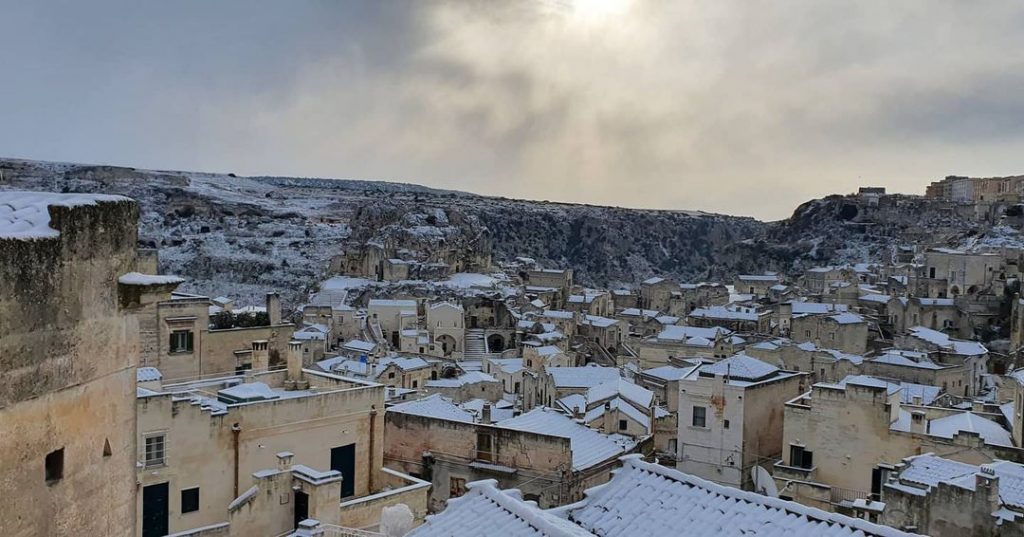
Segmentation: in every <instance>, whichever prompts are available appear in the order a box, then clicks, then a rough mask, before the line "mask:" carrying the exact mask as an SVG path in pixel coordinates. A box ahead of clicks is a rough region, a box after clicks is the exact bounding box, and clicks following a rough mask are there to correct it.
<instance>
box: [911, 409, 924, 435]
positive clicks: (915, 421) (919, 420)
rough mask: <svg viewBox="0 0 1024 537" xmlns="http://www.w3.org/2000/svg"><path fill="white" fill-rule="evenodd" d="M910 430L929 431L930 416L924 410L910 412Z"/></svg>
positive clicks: (914, 431)
mask: <svg viewBox="0 0 1024 537" xmlns="http://www.w3.org/2000/svg"><path fill="white" fill-rule="evenodd" d="M910 432H912V433H917V434H926V433H927V432H928V418H927V416H926V415H925V412H924V411H923V410H913V411H911V412H910Z"/></svg>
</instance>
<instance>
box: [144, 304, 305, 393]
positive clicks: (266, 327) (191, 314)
mask: <svg viewBox="0 0 1024 537" xmlns="http://www.w3.org/2000/svg"><path fill="white" fill-rule="evenodd" d="M211 311H212V312H214V315H213V316H211ZM220 311H229V312H230V311H231V310H230V309H224V308H222V307H221V306H217V305H216V304H215V302H214V301H213V300H211V299H210V298H209V297H206V296H202V295H193V294H188V293H177V292H173V293H172V292H168V293H166V294H165V295H164V296H163V297H161V300H159V301H158V302H156V303H155V304H150V305H147V306H146V307H145V308H144V309H143V311H142V312H140V314H139V327H140V334H141V336H140V337H141V344H142V347H141V349H142V350H141V357H140V364H141V365H143V366H147V367H156V368H157V369H159V370H160V372H161V373H163V375H164V378H166V379H185V378H198V377H201V376H204V375H222V374H225V373H234V372H235V371H240V370H243V369H248V368H252V367H255V366H254V364H253V361H252V355H251V353H250V343H251V342H252V341H255V340H264V341H267V342H268V346H269V351H270V364H271V365H281V364H283V363H284V352H285V350H286V347H287V344H288V342H289V341H291V339H292V335H293V333H294V331H295V326H294V325H293V324H292V323H290V322H284V321H282V320H281V301H280V298H279V297H278V296H277V294H276V293H270V294H268V295H267V301H266V308H265V312H266V323H265V324H263V323H260V324H259V325H257V326H239V325H237V324H236V325H233V326H221V327H217V326H215V325H214V324H213V319H214V318H215V317H216V315H217V312H220ZM314 359H315V358H314V357H313V356H312V355H310V356H309V360H307V363H311V362H312V361H313V360H314ZM257 365H259V364H257ZM262 367H267V365H262Z"/></svg>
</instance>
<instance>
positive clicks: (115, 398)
mask: <svg viewBox="0 0 1024 537" xmlns="http://www.w3.org/2000/svg"><path fill="white" fill-rule="evenodd" d="M0 197H2V199H3V203H0V468H2V469H3V470H2V472H0V498H3V501H2V502H0V528H3V533H4V534H5V535H12V536H14V535H16V536H19V537H30V536H39V537H48V536H52V535H110V536H118V537H126V536H129V535H133V534H134V531H135V522H136V520H135V497H136V489H135V461H136V460H137V454H136V441H135V435H134V431H135V401H134V395H135V393H134V391H135V375H136V374H135V368H136V366H137V364H138V357H139V337H138V334H139V324H138V322H139V321H138V317H136V315H135V314H136V313H138V312H139V311H140V309H142V308H143V307H144V306H145V305H146V304H147V303H150V302H151V301H153V300H154V291H157V292H158V293H156V294H159V292H160V291H164V292H166V290H167V289H168V288H173V287H174V286H175V285H177V283H178V282H179V281H180V280H178V279H176V278H165V277H156V278H153V277H147V276H144V275H142V274H139V273H135V272H133V271H135V270H136V252H135V247H136V243H137V232H136V225H137V220H138V215H139V210H138V206H137V205H136V204H135V202H134V201H132V200H129V199H128V198H123V197H120V196H100V195H87V194H50V193H39V192H3V193H2V196H0Z"/></svg>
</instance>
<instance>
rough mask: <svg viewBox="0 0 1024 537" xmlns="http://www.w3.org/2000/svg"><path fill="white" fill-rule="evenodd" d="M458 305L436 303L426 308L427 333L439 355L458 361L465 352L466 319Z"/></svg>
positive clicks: (463, 310)
mask: <svg viewBox="0 0 1024 537" xmlns="http://www.w3.org/2000/svg"><path fill="white" fill-rule="evenodd" d="M465 313H466V311H465V309H463V307H462V305H460V304H452V303H450V302H438V303H437V304H432V305H431V306H430V307H429V308H427V331H428V332H430V335H431V339H432V341H433V342H434V345H435V346H440V350H441V353H442V354H441V355H442V356H444V357H450V358H452V359H454V360H458V359H460V358H461V357H462V353H463V351H464V350H465V339H466V317H465Z"/></svg>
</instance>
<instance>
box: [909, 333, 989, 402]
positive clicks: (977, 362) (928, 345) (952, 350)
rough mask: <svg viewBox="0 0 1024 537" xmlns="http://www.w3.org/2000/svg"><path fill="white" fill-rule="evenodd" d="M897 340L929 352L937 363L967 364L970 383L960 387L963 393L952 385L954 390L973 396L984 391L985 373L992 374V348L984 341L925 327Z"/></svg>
mask: <svg viewBox="0 0 1024 537" xmlns="http://www.w3.org/2000/svg"><path fill="white" fill-rule="evenodd" d="M895 343H896V344H897V345H898V346H899V347H900V348H903V349H910V350H915V351H922V352H927V353H928V356H929V358H930V359H931V361H932V362H934V363H938V364H944V365H957V366H963V367H964V368H965V369H966V372H967V375H968V380H969V382H968V383H966V384H965V385H964V386H963V388H962V390H960V389H959V388H960V387H959V386H958V390H957V391H958V392H959V393H955V392H954V390H953V388H952V386H950V389H949V390H950V392H951V393H955V395H962V396H964V397H971V396H974V395H977V394H979V393H980V392H981V391H982V388H983V387H984V375H985V374H986V373H988V349H987V348H985V346H984V345H982V344H981V343H979V342H977V341H966V340H962V339H956V338H951V337H949V336H948V335H946V334H944V333H942V332H939V331H936V330H932V329H930V328H925V327H923V326H915V327H912V328H910V331H909V332H908V333H907V334H905V335H903V336H900V337H898V338H896V339H895Z"/></svg>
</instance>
